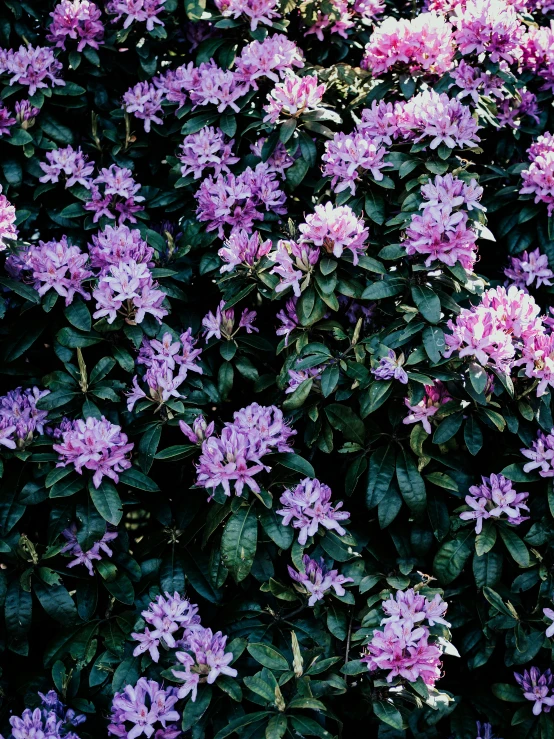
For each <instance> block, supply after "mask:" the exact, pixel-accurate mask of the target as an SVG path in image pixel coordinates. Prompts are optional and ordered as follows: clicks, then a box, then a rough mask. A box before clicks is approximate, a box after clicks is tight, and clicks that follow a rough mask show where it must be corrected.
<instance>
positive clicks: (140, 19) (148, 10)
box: [106, 0, 165, 31]
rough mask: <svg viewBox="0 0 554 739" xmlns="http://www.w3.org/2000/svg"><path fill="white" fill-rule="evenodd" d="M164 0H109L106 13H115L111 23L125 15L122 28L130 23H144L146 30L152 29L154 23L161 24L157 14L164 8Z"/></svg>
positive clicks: (127, 26)
mask: <svg viewBox="0 0 554 739" xmlns="http://www.w3.org/2000/svg"><path fill="white" fill-rule="evenodd" d="M164 5H165V0H109V2H108V3H106V13H111V14H113V15H115V18H113V20H112V23H117V21H118V20H120V18H122V17H123V16H125V20H124V22H123V28H129V26H130V25H131V24H132V23H135V22H137V23H145V24H146V30H147V31H152V30H153V29H154V26H155V25H159V26H163V25H164V24H163V21H162V20H160V18H158V14H159V13H161V12H162V11H163V9H164Z"/></svg>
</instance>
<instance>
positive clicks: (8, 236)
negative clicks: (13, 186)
mask: <svg viewBox="0 0 554 739" xmlns="http://www.w3.org/2000/svg"><path fill="white" fill-rule="evenodd" d="M1 192H2V188H0V193H1ZM15 219H16V214H15V208H14V207H13V205H12V204H11V203H10V201H9V200H8V199H7V197H6V196H5V195H1V194H0V251H4V250H5V249H6V240H8V241H11V240H12V239H16V238H17V229H16V227H15Z"/></svg>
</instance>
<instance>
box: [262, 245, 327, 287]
mask: <svg viewBox="0 0 554 739" xmlns="http://www.w3.org/2000/svg"><path fill="white" fill-rule="evenodd" d="M319 253H320V250H319V249H314V248H313V247H312V246H310V244H306V243H304V242H300V243H296V241H285V240H283V239H281V240H280V241H279V242H278V244H277V249H276V251H274V252H272V253H271V255H270V258H271V260H272V261H273V262H275V266H274V267H273V269H272V270H271V272H270V274H272V275H277V276H278V277H279V278H280V281H279V284H278V285H277V287H276V288H275V292H276V293H280V292H283V291H284V290H286V289H287V288H288V287H292V289H293V292H294V294H295V295H296V297H297V298H299V297H300V294H301V292H302V290H303V289H304V288H305V287H307V285H308V284H309V282H310V275H311V272H312V270H313V268H314V266H315V265H316V264H317V263H318V261H319Z"/></svg>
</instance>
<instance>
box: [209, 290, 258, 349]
mask: <svg viewBox="0 0 554 739" xmlns="http://www.w3.org/2000/svg"><path fill="white" fill-rule="evenodd" d="M255 320H256V311H255V310H252V311H250V310H248V308H245V309H244V310H243V311H242V315H241V317H240V320H239V324H238V326H237V327H236V328H235V311H234V309H233V308H228V309H227V310H225V301H224V300H222V301H221V302H220V304H219V305H218V306H217V308H216V311H215V314H214V313H212V312H211V311H209V312H208V313H207V314H206V315H205V316H204V318H203V319H202V326H203V327H204V336H205V338H206V343H207V342H208V341H209V340H210V339H211V338H212V336H214V337H215V338H216V339H218V341H219V340H220V339H225V341H231V340H232V339H233V338H234V337H235V336H236V334H237V333H238V332H239V331H240V329H241V328H243V329H244V330H245V331H246V333H247V334H251V333H258V330H259V329H258V328H256V326H254V321H255Z"/></svg>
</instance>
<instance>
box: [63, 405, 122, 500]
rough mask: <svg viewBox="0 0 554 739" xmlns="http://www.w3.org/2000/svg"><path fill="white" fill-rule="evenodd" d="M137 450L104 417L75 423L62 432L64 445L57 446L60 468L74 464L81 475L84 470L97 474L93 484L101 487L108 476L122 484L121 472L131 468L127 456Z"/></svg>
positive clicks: (117, 428)
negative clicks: (120, 480)
mask: <svg viewBox="0 0 554 739" xmlns="http://www.w3.org/2000/svg"><path fill="white" fill-rule="evenodd" d="M133 447H134V444H133V443H130V444H129V443H128V439H127V435H126V434H124V433H123V432H122V431H121V426H116V425H115V424H113V423H110V422H109V421H108V420H106V419H105V418H104V417H102V418H101V419H100V420H98V419H96V418H92V417H89V418H87V420H86V421H84V420H83V419H80V418H79V419H77V420H76V421H72V422H71V424H70V427H69V428H68V429H67V430H66V431H64V432H63V433H62V442H61V443H60V444H54V446H53V449H54V451H55V452H57V453H58V455H59V458H60V461H59V462H58V464H57V465H56V466H57V467H67V465H68V464H72V465H73V466H74V467H75V470H76V472H78V473H79V474H80V475H82V474H83V468H85V469H87V470H91V471H94V475H93V478H92V481H93V483H94V487H96V488H98V487H100V483H101V482H102V478H103V477H104V476H106V477H109V478H110V479H111V480H113V481H114V482H116V483H117V482H119V476H118V474H117V473H118V472H122V471H123V470H128V469H129V468H130V467H131V461H130V459H129V458H128V456H127V455H128V454H129V452H130V451H131V450H132V448H133Z"/></svg>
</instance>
